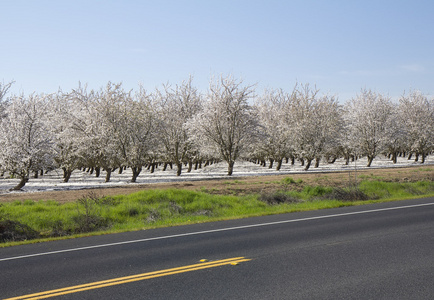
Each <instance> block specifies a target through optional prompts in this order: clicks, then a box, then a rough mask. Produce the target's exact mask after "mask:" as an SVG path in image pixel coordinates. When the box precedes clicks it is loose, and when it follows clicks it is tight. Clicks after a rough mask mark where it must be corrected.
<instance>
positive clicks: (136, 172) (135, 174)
mask: <svg viewBox="0 0 434 300" xmlns="http://www.w3.org/2000/svg"><path fill="white" fill-rule="evenodd" d="M131 170H132V171H133V177H131V182H136V179H137V177H139V174H140V172H142V167H132V168H131Z"/></svg>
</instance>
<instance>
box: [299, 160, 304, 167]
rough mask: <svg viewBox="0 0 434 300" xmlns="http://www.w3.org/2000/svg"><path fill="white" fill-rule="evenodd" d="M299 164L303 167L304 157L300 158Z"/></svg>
mask: <svg viewBox="0 0 434 300" xmlns="http://www.w3.org/2000/svg"><path fill="white" fill-rule="evenodd" d="M300 165H301V166H302V167H303V166H304V158H300Z"/></svg>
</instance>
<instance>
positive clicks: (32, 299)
mask: <svg viewBox="0 0 434 300" xmlns="http://www.w3.org/2000/svg"><path fill="white" fill-rule="evenodd" d="M249 260H250V259H247V258H244V257H234V258H228V259H222V260H216V261H210V262H203V263H199V264H194V265H189V266H184V267H178V268H172V269H166V270H160V271H154V272H149V273H143V274H137V275H131V276H126V277H119V278H113V279H109V280H103V281H97V282H92V283H86V284H81V285H75V286H71V287H66V288H61V289H56V290H51V291H45V292H40V293H35V294H29V295H24V296H19V297H14V298H7V299H4V300H36V299H46V298H50V297H55V296H61V295H66V294H72V293H77V292H82V291H88V290H93V289H99V288H103V287H108V286H114V285H119V284H124V283H128V282H135V281H140V280H146V279H151V278H157V277H163V276H168V275H174V274H179V273H185V272H191V271H197V270H202V269H208V268H214V267H219V266H224V265H236V264H238V263H240V262H245V261H249Z"/></svg>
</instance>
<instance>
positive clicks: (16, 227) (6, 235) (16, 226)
mask: <svg viewBox="0 0 434 300" xmlns="http://www.w3.org/2000/svg"><path fill="white" fill-rule="evenodd" d="M38 237H39V234H38V232H36V231H35V230H33V229H32V228H31V227H30V226H28V225H26V224H22V223H20V222H17V221H12V220H0V242H1V243H5V242H11V241H25V240H30V239H35V238H38Z"/></svg>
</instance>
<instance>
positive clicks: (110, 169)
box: [105, 168, 112, 182]
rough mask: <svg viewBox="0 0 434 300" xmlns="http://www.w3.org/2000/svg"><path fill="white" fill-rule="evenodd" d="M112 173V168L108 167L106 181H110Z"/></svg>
mask: <svg viewBox="0 0 434 300" xmlns="http://www.w3.org/2000/svg"><path fill="white" fill-rule="evenodd" d="M111 175H112V168H107V169H106V174H105V182H109V181H110V177H111Z"/></svg>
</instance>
